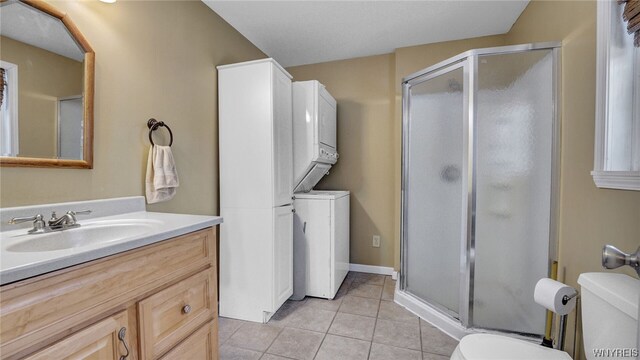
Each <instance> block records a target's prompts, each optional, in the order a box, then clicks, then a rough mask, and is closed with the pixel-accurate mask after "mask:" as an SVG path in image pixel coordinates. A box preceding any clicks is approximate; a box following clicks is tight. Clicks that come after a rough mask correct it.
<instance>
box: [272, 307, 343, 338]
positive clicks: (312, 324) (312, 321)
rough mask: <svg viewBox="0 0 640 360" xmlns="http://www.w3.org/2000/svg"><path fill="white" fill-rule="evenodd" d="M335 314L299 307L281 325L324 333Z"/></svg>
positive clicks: (333, 312)
mask: <svg viewBox="0 0 640 360" xmlns="http://www.w3.org/2000/svg"><path fill="white" fill-rule="evenodd" d="M335 314H336V313H335V311H329V310H322V309H317V308H314V307H310V306H301V307H299V308H297V309H295V310H294V311H293V312H291V313H290V314H289V315H288V316H287V317H286V319H285V320H284V321H283V323H284V324H285V325H286V326H288V327H294V328H298V329H304V330H311V331H317V332H323V333H324V332H327V329H329V326H331V321H333V317H334V316H335Z"/></svg>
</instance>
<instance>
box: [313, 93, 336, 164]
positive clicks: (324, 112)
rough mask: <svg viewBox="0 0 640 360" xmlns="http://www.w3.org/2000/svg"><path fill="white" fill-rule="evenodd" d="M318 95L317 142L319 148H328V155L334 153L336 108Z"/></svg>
mask: <svg viewBox="0 0 640 360" xmlns="http://www.w3.org/2000/svg"><path fill="white" fill-rule="evenodd" d="M322 95H323V94H320V96H318V131H319V134H318V138H319V139H318V140H319V142H320V144H322V145H324V146H322V145H320V146H321V147H325V148H326V147H328V148H327V149H326V150H327V151H328V152H330V153H334V152H336V150H337V148H338V144H337V143H336V142H337V140H336V107H335V105H333V104H331V103H330V102H329V101H328V100H327V99H325V98H324V96H322Z"/></svg>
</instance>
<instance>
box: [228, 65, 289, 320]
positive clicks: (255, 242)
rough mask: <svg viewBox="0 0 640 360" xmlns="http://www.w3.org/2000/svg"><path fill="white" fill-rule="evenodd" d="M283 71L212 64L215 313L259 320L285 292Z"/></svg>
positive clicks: (286, 199) (286, 205)
mask: <svg viewBox="0 0 640 360" xmlns="http://www.w3.org/2000/svg"><path fill="white" fill-rule="evenodd" d="M291 99H292V94H291V75H289V73H287V72H286V71H285V70H284V69H283V68H282V67H281V66H280V65H279V64H278V63H276V62H275V61H274V60H273V59H263V60H256V61H249V62H244V63H238V64H231V65H224V66H219V67H218V107H219V109H218V111H219V146H220V215H221V216H222V217H223V218H224V223H223V224H222V225H221V226H220V302H219V306H220V316H225V317H230V318H235V319H242V320H248V321H255V322H267V321H268V320H269V319H270V318H271V316H272V315H273V313H275V312H276V311H277V310H278V308H280V306H281V305H282V304H283V303H284V302H285V301H286V300H287V299H288V298H289V297H290V296H291V294H292V293H293V206H292V203H293V199H292V197H293V157H292V146H293V145H292V141H293V124H292V110H291V109H292V104H291Z"/></svg>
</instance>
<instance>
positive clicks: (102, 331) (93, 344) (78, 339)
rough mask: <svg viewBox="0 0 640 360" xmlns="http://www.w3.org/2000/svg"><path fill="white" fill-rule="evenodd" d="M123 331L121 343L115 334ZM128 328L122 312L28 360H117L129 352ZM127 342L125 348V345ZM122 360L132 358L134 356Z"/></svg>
mask: <svg viewBox="0 0 640 360" xmlns="http://www.w3.org/2000/svg"><path fill="white" fill-rule="evenodd" d="M121 329H125V330H124V337H123V339H122V340H120V339H119V338H118V333H119V332H120V331H121ZM130 333H131V332H130V331H129V330H128V329H127V312H126V311H123V312H121V313H118V314H116V315H113V316H110V317H108V318H106V319H104V320H102V321H100V322H98V323H96V324H94V325H91V326H89V327H88V328H86V329H84V330H80V331H78V332H76V333H75V334H73V335H71V336H69V337H67V338H65V339H64V340H62V341H60V342H58V343H56V344H54V345H51V346H49V347H48V348H45V349H43V350H41V351H39V352H37V353H35V354H33V355H31V356H27V357H26V358H25V359H27V360H49V359H69V360H71V359H92V360H116V359H121V356H124V355H127V354H129V351H132V349H131V347H130V344H131V341H129V334H130ZM125 343H126V346H125ZM129 355H130V356H127V357H125V358H124V359H131V358H133V355H131V354H129Z"/></svg>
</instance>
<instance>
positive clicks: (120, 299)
mask: <svg viewBox="0 0 640 360" xmlns="http://www.w3.org/2000/svg"><path fill="white" fill-rule="evenodd" d="M215 250H216V249H215V233H214V231H213V229H212V228H208V229H204V230H200V231H196V232H193V233H189V234H186V235H182V236H179V237H176V238H173V239H170V240H167V241H163V242H159V243H156V244H153V245H149V246H145V247H142V248H139V249H135V250H131V251H128V252H125V253H122V254H116V255H113V256H109V257H106V258H104V259H100V260H95V261H92V262H89V263H86V264H81V265H77V266H73V267H70V268H67V269H63V270H59V271H56V272H53V273H49V274H45V275H41V276H38V277H35V278H32V279H27V280H23V281H20V282H17V283H12V284H8V285H4V286H2V287H1V288H0V292H1V296H0V353H1V354H2V358H3V359H16V358H21V357H22V356H24V355H26V354H28V353H31V352H33V351H35V350H39V349H41V348H43V347H44V346H47V345H50V344H52V343H53V342H55V341H59V340H61V339H62V338H64V337H66V336H69V335H71V334H72V333H73V332H74V331H77V330H79V329H81V328H83V327H85V326H87V325H88V324H91V323H93V322H95V321H96V320H99V319H100V318H102V317H104V315H105V314H109V313H112V312H113V311H114V310H116V309H118V308H123V307H124V306H126V304H128V303H131V302H133V303H135V302H136V301H138V300H139V299H142V298H144V297H147V296H149V295H150V294H152V293H154V292H156V291H157V290H158V289H162V288H163V287H165V286H167V285H170V284H172V283H174V282H176V281H178V280H180V279H182V278H185V277H188V276H189V275H190V274H194V273H198V272H199V271H202V270H204V269H212V267H213V268H214V267H215V265H214V264H215Z"/></svg>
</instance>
